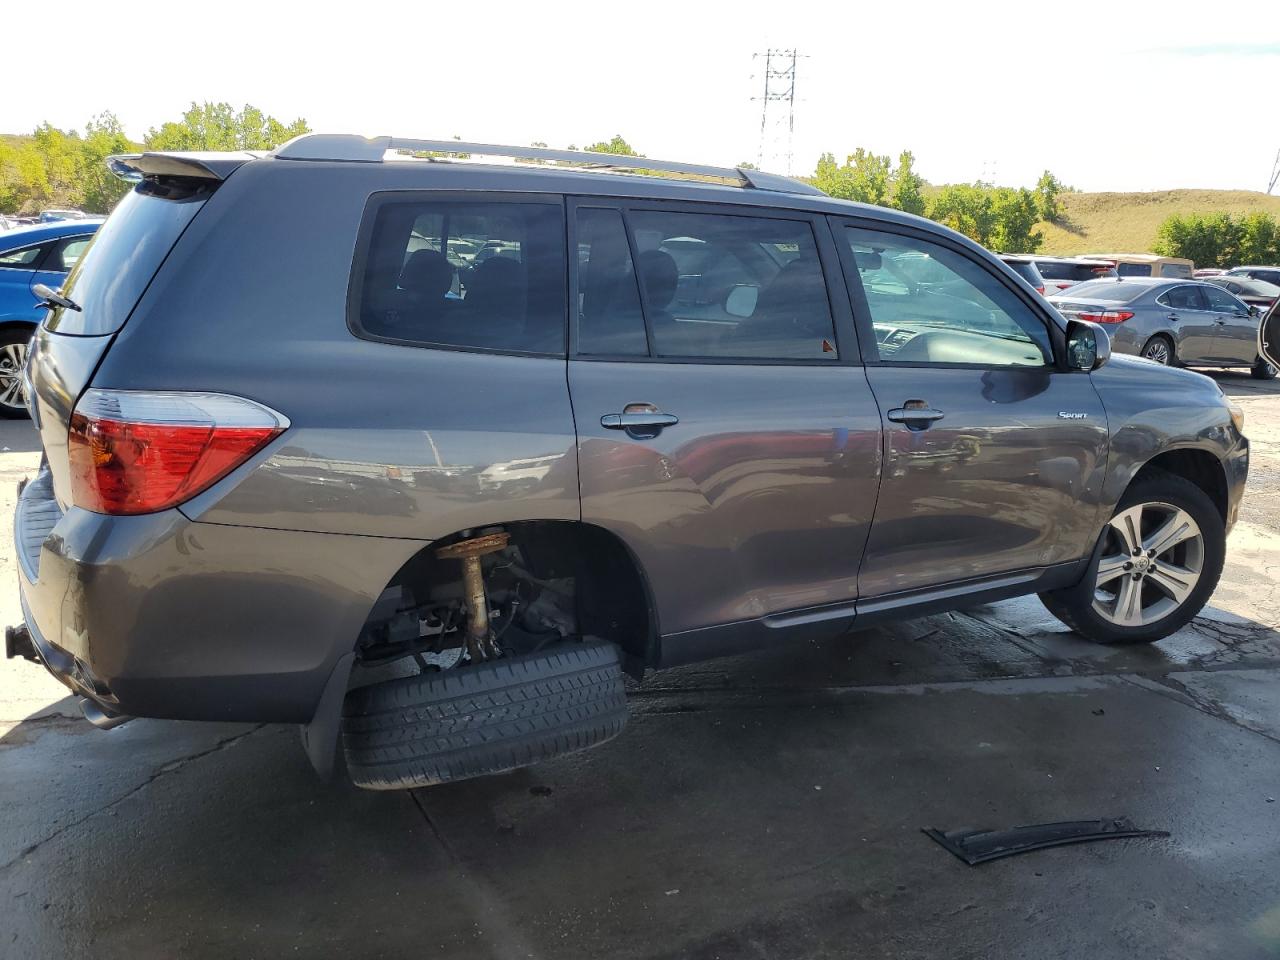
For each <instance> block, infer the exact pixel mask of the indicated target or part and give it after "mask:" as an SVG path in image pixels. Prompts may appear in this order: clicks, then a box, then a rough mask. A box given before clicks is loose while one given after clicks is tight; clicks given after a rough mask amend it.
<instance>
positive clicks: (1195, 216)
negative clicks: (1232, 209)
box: [1153, 213, 1275, 267]
mask: <svg viewBox="0 0 1280 960" xmlns="http://www.w3.org/2000/svg"><path fill="white" fill-rule="evenodd" d="M1254 216H1262V217H1263V219H1264V220H1265V219H1268V218H1266V216H1265V214H1261V215H1254ZM1246 222H1247V223H1248V227H1247V226H1246ZM1250 228H1251V229H1252V230H1253V238H1254V239H1253V240H1252V241H1250V242H1249V243H1247V241H1246V238H1247V237H1248V232H1247V231H1248V229H1250ZM1270 229H1271V231H1272V233H1271V236H1274V229H1275V226H1274V220H1273V221H1272V224H1271V226H1270ZM1267 230H1268V226H1267V225H1266V224H1265V223H1264V222H1263V221H1262V220H1255V219H1252V217H1247V218H1242V219H1241V220H1237V219H1236V218H1235V217H1233V216H1231V214H1229V213H1211V214H1202V213H1192V214H1174V215H1173V216H1171V217H1168V218H1166V219H1165V221H1164V223H1162V224H1160V228H1159V229H1158V230H1157V231H1156V242H1155V244H1154V247H1153V249H1154V250H1155V252H1156V253H1158V254H1160V255H1161V256H1164V257H1186V258H1187V259H1189V260H1192V261H1194V262H1195V264H1196V265H1197V266H1200V267H1229V266H1231V265H1233V264H1235V263H1239V262H1240V261H1241V260H1242V259H1243V254H1244V253H1245V251H1246V249H1248V250H1249V252H1251V253H1252V252H1254V250H1256V249H1257V248H1256V246H1254V245H1256V244H1257V243H1258V242H1259V241H1260V242H1261V243H1262V244H1263V245H1264V246H1263V249H1262V251H1260V252H1264V253H1265V252H1266V249H1265V244H1266V241H1267Z"/></svg>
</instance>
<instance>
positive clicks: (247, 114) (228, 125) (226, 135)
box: [146, 102, 311, 150]
mask: <svg viewBox="0 0 1280 960" xmlns="http://www.w3.org/2000/svg"><path fill="white" fill-rule="evenodd" d="M310 131H311V128H310V127H309V126H307V121H306V120H303V119H302V118H301V117H299V118H298V119H296V120H294V121H293V123H290V124H287V125H286V124H284V123H282V122H281V121H279V120H277V119H276V118H275V117H273V116H270V115H268V114H265V113H263V112H262V111H261V110H259V109H258V108H257V107H254V106H250V105H249V104H245V105H244V108H243V109H242V110H241V111H240V112H239V113H237V112H236V111H235V109H234V108H233V107H232V106H231V104H229V103H207V102H206V103H202V104H197V103H192V104H191V107H190V109H189V110H187V112H186V113H184V114H183V115H182V119H181V120H179V121H176V122H174V121H170V122H169V123H165V124H162V125H161V126H160V128H159V129H158V130H157V129H155V128H154V127H153V128H152V129H151V130H149V131H148V132H147V140H146V146H147V149H148V150H271V149H273V148H275V147H278V146H279V145H280V144H282V143H284V142H285V141H286V140H291V139H293V138H294V137H296V136H300V135H301V134H304V133H309V132H310Z"/></svg>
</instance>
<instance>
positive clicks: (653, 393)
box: [7, 136, 1248, 789]
mask: <svg viewBox="0 0 1280 960" xmlns="http://www.w3.org/2000/svg"><path fill="white" fill-rule="evenodd" d="M459 152H465V153H467V154H470V155H471V157H472V158H477V157H484V156H491V155H495V154H501V155H504V156H507V157H511V156H514V157H516V158H517V159H518V161H520V162H517V163H515V164H507V165H503V164H494V163H489V164H484V163H476V162H474V161H454V160H450V159H447V158H445V157H442V156H441V154H444V153H455V154H456V153H459ZM111 162H112V165H113V167H114V169H116V170H117V172H119V173H120V174H121V175H123V176H125V177H127V178H129V179H132V180H134V181H136V186H135V188H134V189H133V190H132V192H131V193H129V194H128V195H127V197H126V198H125V199H124V200H123V201H122V202H121V203H120V205H119V207H118V208H117V209H116V211H115V212H114V213H113V214H112V215H111V217H110V219H109V220H108V221H107V223H106V224H105V225H104V226H103V227H102V229H101V230H100V232H99V233H98V234H97V238H96V240H95V241H94V243H93V245H92V246H91V247H90V249H89V250H88V252H87V253H86V255H85V256H84V257H83V259H82V260H81V261H80V262H79V264H77V266H76V268H75V270H74V271H73V272H72V274H71V275H70V277H69V278H68V279H67V282H66V284H65V286H64V287H63V288H62V289H61V291H46V292H45V293H46V295H47V296H48V298H49V299H48V304H49V306H50V311H49V314H48V316H47V318H46V319H45V321H44V322H43V324H42V326H41V329H40V330H39V333H38V334H37V336H36V338H35V341H34V343H33V347H32V350H31V359H30V361H29V365H28V369H27V376H28V378H29V383H30V389H29V395H30V398H31V400H30V403H31V413H32V416H33V420H34V422H35V424H36V427H37V429H38V430H39V432H40V436H41V440H42V443H43V446H44V454H45V456H44V461H43V463H42V465H41V468H40V471H39V473H38V475H37V476H36V477H34V478H33V479H32V480H30V482H28V483H27V484H26V486H25V488H24V489H23V490H22V492H21V497H20V501H19V504H18V507H17V512H16V516H15V536H16V540H17V547H18V559H19V566H20V573H19V577H20V586H21V594H22V606H23V615H24V618H25V623H24V624H22V625H19V626H17V627H14V628H11V629H10V630H9V631H8V633H7V647H8V653H9V655H11V656H25V657H28V658H29V659H32V660H36V661H38V662H41V663H43V665H44V666H45V667H46V668H48V669H49V670H50V671H51V672H52V673H53V674H55V675H56V676H57V677H58V678H59V679H61V680H62V681H63V682H64V683H65V684H66V685H67V686H68V687H70V688H71V689H72V690H73V691H75V693H77V694H78V695H79V696H80V697H81V698H82V706H83V708H84V710H85V713H86V715H87V716H89V718H90V719H91V720H93V721H94V722H95V723H97V724H98V725H100V726H111V725H114V724H117V723H120V722H123V721H124V720H126V719H128V718H129V717H131V716H147V717H167V718H178V719H191V720H241V721H274V722H281V723H294V724H299V725H300V726H301V727H302V730H303V741H304V744H305V746H306V749H307V751H308V753H309V755H310V756H311V759H312V761H313V762H314V764H315V765H316V767H317V769H319V770H320V771H321V772H322V773H326V772H328V771H329V770H330V768H331V766H332V764H333V761H334V758H335V755H336V753H337V749H336V748H337V744H338V742H339V740H340V741H341V744H342V753H343V755H344V756H345V759H346V766H347V769H348V772H349V774H350V776H351V777H352V779H353V780H354V781H355V782H356V783H357V784H359V785H361V786H363V787H369V788H381V789H387V788H397V787H410V786H417V785H421V784H428V783H437V782H440V781H444V780H449V779H456V778H462V777H468V776H475V775H479V774H485V773H493V772H496V771H501V770H507V769H511V768H514V767H518V766H522V765H525V764H530V763H533V762H536V761H538V760H540V759H544V758H547V757H551V756H554V755H556V754H560V753H565V752H568V751H572V750H577V749H581V748H584V747H588V746H592V745H595V744H598V743H601V742H602V741H604V740H606V739H608V738H609V737H611V736H613V735H615V734H617V733H618V732H619V731H620V730H621V728H622V726H623V724H624V722H625V720H626V701H625V697H624V688H623V683H622V680H623V674H624V673H630V674H632V675H633V676H635V677H636V678H640V677H642V676H643V674H644V672H645V671H646V670H647V669H650V668H661V667H668V666H672V665H675V664H681V663H688V662H690V661H694V660H700V659H703V658H709V657H716V656H721V655H724V654H730V653H736V652H739V651H743V650H746V649H749V648H752V647H760V646H763V645H772V644H777V643H782V642H784V641H790V640H797V639H806V638H815V637H824V636H832V635H837V634H843V633H847V632H849V631H850V630H852V629H858V628H861V627H864V626H867V625H870V624H874V623H877V622H880V621H883V620H886V619H892V618H901V617H909V616H913V615H918V614H922V613H925V612H930V611H938V610H945V609H950V608H957V607H963V606H970V605H973V604H977V603H983V602H987V601H992V600H998V599H1001V598H1005V597H1012V596H1016V595H1019V594H1031V593H1038V594H1039V595H1040V596H1041V597H1042V598H1043V600H1044V602H1045V603H1046V604H1047V605H1048V607H1049V609H1050V610H1051V611H1053V613H1054V614H1056V615H1057V616H1058V617H1060V618H1061V619H1062V620H1063V621H1064V622H1065V623H1066V624H1068V625H1069V626H1071V627H1072V628H1073V629H1075V630H1076V631H1078V632H1079V633H1081V634H1082V635H1084V636H1086V637H1089V638H1091V639H1094V640H1097V641H1100V642H1104V643H1129V642H1145V641H1152V640H1157V639H1159V638H1161V637H1164V636H1167V635H1168V634H1170V633H1172V632H1173V631H1175V630H1177V629H1179V628H1180V627H1181V626H1183V625H1184V624H1185V623H1187V622H1188V621H1189V620H1190V619H1191V618H1192V617H1193V616H1195V614H1196V613H1197V612H1198V611H1199V610H1200V608H1201V607H1202V606H1203V605H1204V603H1205V602H1206V600H1207V599H1208V597H1209V595H1210V593H1211V592H1212V591H1213V589H1214V587H1215V585H1216V583H1217V581H1218V577H1219V573H1220V571H1221V569H1222V564H1223V554H1224V550H1225V543H1226V534H1227V531H1228V529H1230V527H1231V525H1232V523H1233V522H1234V521H1235V519H1236V515H1237V512H1238V509H1239V505H1240V498H1241V494H1242V491H1243V489H1244V483H1245V476H1246V473H1247V469H1248V443H1247V441H1246V440H1245V438H1244V437H1243V436H1242V435H1241V415H1240V412H1239V410H1238V409H1236V408H1233V407H1232V405H1231V404H1229V403H1228V401H1227V400H1226V398H1225V397H1224V396H1223V394H1222V392H1221V390H1219V388H1218V387H1217V385H1216V384H1215V383H1214V382H1213V381H1212V380H1209V379H1207V378H1205V377H1203V376H1200V375H1199V374H1194V373H1190V372H1187V371H1182V370H1175V369H1166V368H1164V367H1159V366H1156V365H1154V364H1151V363H1147V362H1145V361H1142V360H1136V359H1130V358H1125V357H1115V358H1113V359H1110V362H1107V361H1108V359H1109V341H1108V339H1107V337H1106V336H1105V335H1103V333H1102V332H1101V329H1100V328H1099V327H1097V326H1095V325H1094V324H1092V323H1089V322H1086V321H1081V320H1070V321H1069V320H1067V319H1065V318H1064V317H1063V316H1062V315H1060V314H1059V313H1057V312H1055V311H1054V310H1053V309H1052V308H1051V307H1050V306H1049V305H1048V304H1047V303H1046V302H1045V301H1044V300H1043V299H1042V298H1040V297H1039V296H1038V295H1037V294H1036V292H1035V291H1034V290H1033V289H1032V288H1031V287H1030V286H1029V285H1028V284H1027V283H1026V282H1025V281H1023V280H1022V279H1021V278H1019V277H1018V276H1016V275H1015V274H1014V273H1013V272H1012V271H1010V270H1009V269H1008V268H1007V267H1005V266H1004V265H1003V264H1002V263H1001V262H1000V261H999V260H998V259H996V258H995V257H994V256H993V255H991V254H989V253H987V252H986V251H984V250H983V249H981V248H980V247H978V246H976V245H975V244H973V243H971V242H970V241H968V240H966V239H965V238H964V237H962V236H960V235H959V234H956V233H954V232H951V231H950V230H947V229H945V228H944V227H941V226H939V225H938V224H935V223H932V222H929V221H926V220H922V219H919V218H916V217H912V216H909V215H904V214H901V213H897V212H895V211H892V210H888V209H883V208H879V207H868V206H861V205H858V204H854V203H848V202H843V201H838V200H832V199H830V198H828V197H826V196H824V195H822V194H820V193H818V192H817V191H815V190H814V189H813V188H811V187H809V186H807V185H805V184H803V183H799V182H796V181H791V180H786V179H783V178H779V177H775V176H770V175H767V174H763V173H760V172H757V171H754V170H737V169H720V168H712V167H700V166H693V165H688V164H679V163H662V162H660V161H656V160H648V159H644V160H639V159H637V158H634V157H632V158H627V157H611V156H605V155H601V154H590V153H588V154H575V153H568V152H560V151H552V150H545V149H543V150H538V149H527V150H525V149H518V148H502V147H494V146H490V145H484V144H458V143H455V142H452V141H448V142H443V143H439V142H434V141H414V140H392V139H390V138H382V139H379V140H363V139H360V138H356V137H345V136H306V137H303V138H300V139H297V140H294V141H292V142H290V143H289V144H287V145H285V146H284V147H282V148H280V149H278V150H276V151H275V152H274V153H273V154H271V155H268V156H260V155H250V154H240V153H203V154H179V153H148V154H142V155H140V156H128V157H118V158H114V159H113V160H112V161H111ZM637 164H640V165H642V168H643V169H642V170H641V171H635V169H634V168H635V166H636V165H637ZM583 168H586V169H583ZM628 169H629V170H632V171H633V173H638V174H639V175H625V174H623V173H621V172H620V171H624V170H628ZM796 655H797V656H803V647H801V646H797V647H796Z"/></svg>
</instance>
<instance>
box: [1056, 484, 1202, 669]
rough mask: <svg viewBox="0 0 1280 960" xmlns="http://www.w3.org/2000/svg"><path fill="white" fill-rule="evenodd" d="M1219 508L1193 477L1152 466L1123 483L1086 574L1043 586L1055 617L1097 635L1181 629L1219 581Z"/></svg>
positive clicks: (1156, 634) (1133, 638)
mask: <svg viewBox="0 0 1280 960" xmlns="http://www.w3.org/2000/svg"><path fill="white" fill-rule="evenodd" d="M1226 542H1227V534H1226V527H1225V525H1224V524H1223V522H1222V515H1221V514H1220V513H1219V512H1218V508H1217V507H1216V506H1215V505H1214V503H1213V501H1212V500H1210V499H1209V496H1208V494H1206V493H1205V492H1204V491H1203V490H1201V489H1200V488H1199V487H1197V486H1196V485H1195V484H1194V483H1191V482H1190V481H1189V480H1185V479H1183V478H1182V477H1179V476H1176V475H1174V474H1171V473H1164V472H1156V471H1152V473H1151V475H1150V476H1149V477H1147V478H1144V479H1142V480H1138V481H1135V482H1134V483H1133V484H1131V485H1130V486H1129V489H1128V490H1126V491H1125V494H1124V496H1123V497H1121V498H1120V503H1119V505H1117V507H1116V510H1115V513H1114V514H1113V515H1112V517H1111V520H1110V521H1108V523H1107V526H1106V527H1105V528H1104V529H1103V531H1102V536H1101V537H1100V539H1099V541H1098V545H1097V547H1096V548H1095V549H1094V552H1093V559H1092V561H1091V562H1090V564H1089V569H1088V572H1086V573H1085V575H1084V578H1083V579H1082V580H1081V581H1080V582H1079V583H1078V584H1076V585H1075V586H1073V587H1066V588H1064V589H1062V590H1054V591H1051V592H1048V593H1042V594H1040V599H1041V601H1043V603H1044V605H1045V606H1046V607H1047V608H1048V609H1049V612H1050V613H1052V614H1053V615H1054V616H1055V617H1057V618H1058V619H1059V620H1061V621H1062V622H1063V623H1065V624H1066V625H1067V626H1068V627H1070V628H1071V629H1072V630H1074V631H1075V632H1076V633H1078V634H1080V635H1081V636H1083V637H1085V638H1087V639H1089V640H1093V641H1096V642H1097V643H1115V644H1120V643H1150V642H1152V641H1154V640H1162V639H1163V638H1165V637H1167V636H1169V634H1171V633H1174V632H1175V631H1177V630H1181V629H1182V628H1183V627H1184V626H1186V625H1187V624H1188V623H1190V622H1191V620H1192V618H1194V617H1195V615H1196V614H1197V613H1199V612H1200V610H1201V608H1203V607H1204V605H1205V603H1207V602H1208V600H1209V595H1210V594H1212V593H1213V590H1214V588H1215V587H1216V586H1217V585H1218V578H1219V577H1220V576H1221V575H1222V564H1223V560H1224V559H1225V557H1226Z"/></svg>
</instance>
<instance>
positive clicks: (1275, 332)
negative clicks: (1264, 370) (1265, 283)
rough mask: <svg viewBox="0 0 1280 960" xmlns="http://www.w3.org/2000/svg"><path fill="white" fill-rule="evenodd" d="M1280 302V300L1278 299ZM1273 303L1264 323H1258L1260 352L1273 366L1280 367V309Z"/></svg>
mask: <svg viewBox="0 0 1280 960" xmlns="http://www.w3.org/2000/svg"><path fill="white" fill-rule="evenodd" d="M1277 303H1280V301H1277ZM1276 305H1277V304H1276V303H1273V304H1272V305H1271V309H1270V310H1268V311H1267V315H1266V317H1264V318H1263V320H1262V323H1260V324H1258V353H1260V354H1261V355H1262V356H1263V358H1265V359H1266V361H1267V363H1269V364H1271V365H1272V366H1273V367H1280V363H1277V362H1276V361H1277V360H1280V310H1277V309H1276Z"/></svg>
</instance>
